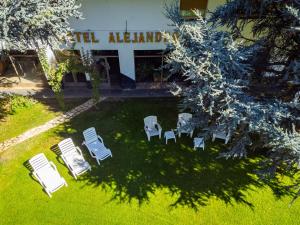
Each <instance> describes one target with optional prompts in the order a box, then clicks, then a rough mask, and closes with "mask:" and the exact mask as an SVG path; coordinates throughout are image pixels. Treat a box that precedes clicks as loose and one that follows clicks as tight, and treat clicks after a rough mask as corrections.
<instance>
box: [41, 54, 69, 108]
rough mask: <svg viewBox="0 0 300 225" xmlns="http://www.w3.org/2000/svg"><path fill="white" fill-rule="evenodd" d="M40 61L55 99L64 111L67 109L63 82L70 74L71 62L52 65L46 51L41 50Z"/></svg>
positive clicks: (66, 61)
mask: <svg viewBox="0 0 300 225" xmlns="http://www.w3.org/2000/svg"><path fill="white" fill-rule="evenodd" d="M38 55H39V59H40V62H41V65H42V67H43V70H44V71H45V73H46V75H47V79H48V84H49V85H50V87H51V89H52V91H53V92H54V94H55V98H56V100H57V102H58V104H59V106H60V108H61V109H62V110H64V109H65V102H64V93H63V90H62V80H63V77H64V75H65V73H66V72H68V71H69V70H68V68H69V65H70V61H69V60H65V61H63V62H59V63H58V64H57V65H55V66H53V65H51V64H50V63H49V62H48V60H47V57H46V50H45V49H40V50H39V52H38Z"/></svg>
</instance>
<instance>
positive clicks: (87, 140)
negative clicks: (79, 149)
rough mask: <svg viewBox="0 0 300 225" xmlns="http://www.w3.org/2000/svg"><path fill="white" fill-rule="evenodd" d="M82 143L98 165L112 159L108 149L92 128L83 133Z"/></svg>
mask: <svg viewBox="0 0 300 225" xmlns="http://www.w3.org/2000/svg"><path fill="white" fill-rule="evenodd" d="M83 137H84V141H83V143H82V145H85V146H86V147H87V149H88V150H89V152H90V154H91V156H92V157H93V158H95V159H96V161H97V163H98V164H99V165H100V161H102V160H104V159H106V158H108V157H112V153H111V151H110V149H108V148H106V147H105V145H104V142H103V139H102V138H101V137H100V136H99V135H97V132H96V129H95V128H94V127H91V128H88V129H86V130H85V131H83Z"/></svg>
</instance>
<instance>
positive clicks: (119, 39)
mask: <svg viewBox="0 0 300 225" xmlns="http://www.w3.org/2000/svg"><path fill="white" fill-rule="evenodd" d="M165 33H168V34H171V35H172V37H173V38H174V39H175V38H177V33H176V32H165ZM70 36H71V38H72V41H74V42H75V43H81V42H83V43H99V42H101V40H100V38H99V37H97V35H96V33H95V32H90V31H89V32H77V31H76V32H73V33H71V34H70ZM107 40H108V43H110V44H114V43H133V44H138V43H139V44H141V43H161V42H167V40H166V38H164V37H163V32H160V31H155V32H153V31H147V32H146V31H145V32H109V33H108V36H107Z"/></svg>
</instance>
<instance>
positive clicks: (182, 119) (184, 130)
mask: <svg viewBox="0 0 300 225" xmlns="http://www.w3.org/2000/svg"><path fill="white" fill-rule="evenodd" d="M192 118H193V115H192V114H190V113H180V114H178V122H177V132H178V137H181V134H188V135H190V137H191V138H192V137H193V133H194V128H193V127H192V126H191V120H192Z"/></svg>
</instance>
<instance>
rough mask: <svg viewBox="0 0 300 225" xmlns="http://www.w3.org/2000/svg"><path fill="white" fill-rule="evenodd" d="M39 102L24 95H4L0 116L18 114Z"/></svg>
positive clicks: (1, 101) (0, 101) (0, 103)
mask: <svg viewBox="0 0 300 225" xmlns="http://www.w3.org/2000/svg"><path fill="white" fill-rule="evenodd" d="M36 103H37V101H36V100H34V99H32V98H30V97H27V96H22V95H4V96H1V100H0V105H1V106H0V115H6V114H16V113H18V112H19V111H21V110H24V109H29V108H31V107H32V106H33V105H34V104H36Z"/></svg>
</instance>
